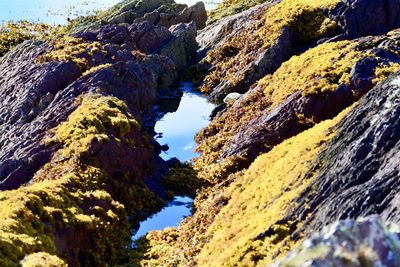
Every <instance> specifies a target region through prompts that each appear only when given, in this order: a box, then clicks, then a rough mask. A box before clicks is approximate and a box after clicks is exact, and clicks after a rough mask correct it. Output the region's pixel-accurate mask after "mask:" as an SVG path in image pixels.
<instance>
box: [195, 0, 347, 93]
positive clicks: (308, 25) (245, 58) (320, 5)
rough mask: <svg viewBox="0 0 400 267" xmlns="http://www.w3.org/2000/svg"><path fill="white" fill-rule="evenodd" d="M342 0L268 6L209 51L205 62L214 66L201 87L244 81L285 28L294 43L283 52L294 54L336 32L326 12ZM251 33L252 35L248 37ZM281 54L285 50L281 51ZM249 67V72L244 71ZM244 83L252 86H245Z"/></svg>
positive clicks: (285, 0)
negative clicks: (249, 23)
mask: <svg viewBox="0 0 400 267" xmlns="http://www.w3.org/2000/svg"><path fill="white" fill-rule="evenodd" d="M339 2H340V1H339V0H329V1H322V0H318V1H313V0H305V1H303V0H283V1H281V2H280V3H278V4H276V5H272V6H269V7H265V8H264V9H263V10H259V11H258V13H257V14H256V15H255V16H254V17H253V18H251V20H254V23H253V24H252V25H250V26H248V27H246V28H245V29H244V30H243V31H242V32H241V33H239V34H235V35H234V36H231V37H229V38H227V40H225V41H224V44H222V45H221V46H219V47H217V48H216V49H214V50H212V51H210V52H209V53H208V55H207V57H206V59H205V60H204V61H203V64H205V65H210V66H212V71H210V73H209V74H208V75H207V76H206V77H205V79H204V84H203V85H202V86H201V87H200V90H201V91H202V92H204V93H210V92H212V90H213V89H214V87H215V86H217V85H218V84H220V83H221V82H223V81H224V82H229V83H230V84H231V85H232V86H233V87H236V86H237V85H240V84H241V83H243V82H245V80H246V77H247V75H250V74H251V73H252V72H253V71H254V70H253V69H252V68H246V66H248V65H249V64H250V63H251V62H254V61H256V60H257V57H258V56H259V55H260V54H261V53H262V52H263V51H265V50H266V49H268V48H270V47H272V46H274V45H279V44H278V40H279V39H280V38H281V37H282V36H283V33H284V31H287V32H288V34H289V36H290V37H289V40H287V41H286V42H291V44H289V46H291V47H285V48H282V49H286V50H287V51H284V53H288V54H289V53H293V52H291V50H293V49H294V48H295V47H296V46H304V45H305V46H307V45H309V44H310V43H312V42H314V41H316V40H318V39H321V38H323V37H325V36H329V35H331V34H333V33H334V32H335V30H336V27H337V25H336V23H335V22H334V21H332V20H331V19H329V18H328V17H327V16H326V15H325V13H326V12H325V11H326V10H327V9H330V8H334V7H335V5H337V3H339ZM249 36H251V38H249ZM281 53H283V52H282V51H281ZM244 70H246V71H244ZM242 86H250V84H248V85H242Z"/></svg>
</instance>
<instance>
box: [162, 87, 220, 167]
mask: <svg viewBox="0 0 400 267" xmlns="http://www.w3.org/2000/svg"><path fill="white" fill-rule="evenodd" d="M181 89H182V90H183V96H182V98H181V101H180V104H179V107H178V109H177V110H176V111H175V112H170V113H167V114H166V115H164V117H163V118H162V119H161V120H159V121H158V122H157V124H156V126H155V131H156V132H157V133H160V136H161V137H159V138H158V139H157V142H159V143H160V144H161V145H164V144H167V145H168V146H169V150H168V151H167V152H165V153H163V154H161V157H162V158H163V159H165V160H168V159H170V158H173V157H175V158H177V159H179V160H180V161H183V162H184V161H187V160H190V159H192V158H195V157H197V156H198V154H197V153H195V152H194V151H193V149H194V148H195V146H196V143H195V141H194V136H195V135H196V133H197V132H198V131H200V130H201V129H202V128H204V127H206V126H207V125H208V124H209V122H210V114H211V112H212V111H213V109H214V108H215V106H214V105H213V104H211V103H210V102H208V100H207V99H206V98H205V97H203V96H201V95H200V94H199V93H196V92H194V91H193V89H192V84H191V83H183V84H182V85H181Z"/></svg>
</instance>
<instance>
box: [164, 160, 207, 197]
mask: <svg viewBox="0 0 400 267" xmlns="http://www.w3.org/2000/svg"><path fill="white" fill-rule="evenodd" d="M163 183H164V186H165V188H166V189H168V190H171V191H172V192H173V193H174V194H175V195H184V196H185V195H188V196H191V197H194V196H195V194H196V191H198V190H199V189H201V188H202V187H204V186H207V185H208V183H206V182H205V181H204V180H200V179H199V178H198V177H197V172H196V171H195V170H194V169H193V166H192V165H190V164H189V163H185V164H181V163H177V164H175V165H174V166H172V167H171V168H170V169H169V172H168V174H167V175H166V176H165V177H164V180H163Z"/></svg>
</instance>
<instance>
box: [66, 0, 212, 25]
mask: <svg viewBox="0 0 400 267" xmlns="http://www.w3.org/2000/svg"><path fill="white" fill-rule="evenodd" d="M81 20H82V21H81V23H79V24H78V26H76V27H75V28H74V30H73V32H74V33H85V32H86V31H88V30H95V29H98V28H100V27H101V26H104V25H123V24H128V25H130V24H132V23H140V22H144V21H147V22H150V23H152V24H154V25H159V26H164V27H167V28H169V27H171V26H172V25H175V24H179V23H190V22H192V21H193V22H195V23H196V26H197V28H198V29H202V28H204V27H205V23H206V20H207V12H206V10H205V6H204V4H203V3H202V2H198V3H197V4H195V5H193V6H190V7H188V6H187V5H184V4H176V3H175V2H174V0H125V1H122V2H121V3H119V4H118V5H116V6H114V7H113V8H111V9H110V10H108V11H106V12H104V13H102V14H100V15H99V16H98V17H97V18H96V20H95V21H94V22H93V19H92V20H90V19H88V20H86V19H85V18H82V19H81Z"/></svg>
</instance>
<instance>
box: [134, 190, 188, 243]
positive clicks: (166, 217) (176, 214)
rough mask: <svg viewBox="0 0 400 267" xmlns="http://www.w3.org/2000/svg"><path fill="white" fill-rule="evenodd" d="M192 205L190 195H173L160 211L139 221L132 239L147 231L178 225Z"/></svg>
mask: <svg viewBox="0 0 400 267" xmlns="http://www.w3.org/2000/svg"><path fill="white" fill-rule="evenodd" d="M192 205H193V199H191V198H190V197H175V198H174V200H173V201H171V202H169V203H168V205H167V206H166V207H165V208H163V209H162V210H161V211H160V212H158V213H157V214H155V215H153V216H152V217H150V218H148V219H147V220H146V221H143V222H141V223H140V228H139V230H138V231H137V232H136V234H135V235H134V236H133V237H132V240H137V239H138V238H140V237H142V236H144V235H145V234H146V233H147V232H149V231H153V230H162V229H164V228H165V227H175V226H178V225H179V223H180V222H181V221H182V219H183V218H185V217H186V216H189V215H190V214H191V209H192Z"/></svg>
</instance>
